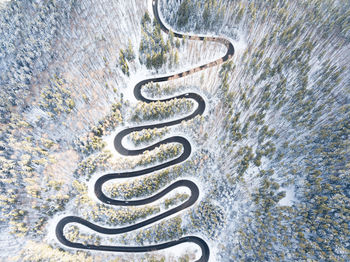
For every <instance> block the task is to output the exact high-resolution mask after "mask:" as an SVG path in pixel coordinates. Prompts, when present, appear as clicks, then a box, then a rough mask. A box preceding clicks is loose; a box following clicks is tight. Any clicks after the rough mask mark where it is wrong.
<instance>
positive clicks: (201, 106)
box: [56, 0, 234, 262]
mask: <svg viewBox="0 0 350 262" xmlns="http://www.w3.org/2000/svg"><path fill="white" fill-rule="evenodd" d="M152 6H153V13H154V17H155V19H157V21H158V22H159V24H160V26H161V29H162V30H163V31H164V32H165V33H169V29H168V28H167V27H166V26H165V25H164V24H163V22H162V20H161V18H160V16H159V13H158V0H153V2H152ZM174 35H175V37H178V38H184V37H186V38H188V39H190V40H204V37H202V36H201V37H198V36H191V35H184V34H180V33H176V32H174ZM205 39H206V40H207V41H212V42H219V43H222V44H224V45H225V46H226V47H227V52H226V54H225V55H224V56H223V57H222V58H219V59H217V60H215V61H213V62H210V63H208V64H204V65H201V66H199V67H196V68H193V69H191V70H188V71H185V72H182V73H179V74H173V75H168V76H163V77H156V78H149V79H146V80H143V81H141V82H139V83H137V84H136V86H135V88H134V95H135V97H136V99H138V100H140V101H143V102H146V103H150V102H154V101H162V102H166V101H169V100H172V99H174V98H178V99H180V98H187V99H193V100H195V101H196V102H197V103H198V107H197V109H196V110H195V111H194V112H193V113H192V114H190V115H188V116H186V117H183V118H181V119H177V120H173V121H169V122H163V123H159V124H152V125H144V126H138V127H132V128H127V129H124V130H122V131H121V132H119V133H118V134H117V135H116V137H115V139H114V147H115V149H116V150H117V151H118V152H119V153H120V154H122V155H128V156H135V155H139V154H142V153H143V152H145V151H146V150H153V149H155V148H156V147H159V146H160V145H162V144H168V143H173V142H176V143H179V144H182V146H183V152H182V154H181V155H180V156H179V157H177V158H175V159H173V160H171V161H169V162H166V163H162V164H160V165H157V166H153V167H149V168H146V169H142V170H137V171H131V172H121V173H110V174H106V175H104V176H102V177H100V178H99V179H98V180H97V181H96V183H95V188H94V189H95V194H96V196H97V198H98V199H99V200H101V202H103V203H106V204H109V205H116V206H140V205H145V204H149V203H152V202H154V201H156V200H158V199H160V198H161V197H163V196H164V195H166V194H167V193H169V192H170V191H172V190H174V189H176V188H178V187H187V188H189V189H190V191H191V196H190V198H189V199H187V200H186V201H185V202H184V203H182V204H180V205H179V206H176V207H174V208H172V209H169V210H167V211H165V212H164V213H161V214H158V215H156V216H154V217H151V218H149V219H146V220H144V221H142V222H139V223H136V224H133V225H130V226H126V227H121V228H105V227H101V226H98V225H96V224H93V223H91V222H88V221H87V220H85V219H82V218H80V217H76V216H67V217H64V218H63V219H61V220H60V221H59V222H58V224H57V226H56V237H57V239H58V241H59V242H61V243H62V244H63V245H65V246H68V247H72V248H77V249H88V250H99V251H114V252H150V251H155V250H161V249H166V248H169V247H172V246H176V245H179V244H181V243H186V242H191V243H194V244H196V245H198V246H199V247H200V248H201V252H202V254H201V257H200V258H199V259H198V260H197V262H206V261H208V260H209V254H210V251H209V247H208V245H207V243H206V242H205V241H204V240H203V239H201V238H199V237H196V236H186V237H182V238H180V239H178V240H175V241H169V242H166V243H161V244H158V245H149V246H105V245H91V244H82V243H75V242H71V241H69V240H68V239H67V238H66V237H65V236H64V234H63V229H64V227H65V226H66V225H67V224H70V223H78V224H81V225H84V226H86V227H88V228H90V229H92V230H94V231H96V232H98V233H102V234H108V235H115V234H122V233H126V232H130V231H133V230H136V229H138V228H141V227H145V226H147V225H150V224H152V223H155V222H157V221H159V220H161V219H164V218H166V217H168V216H171V215H173V214H175V213H177V212H179V211H181V210H183V209H185V208H188V207H190V206H192V205H193V204H194V203H195V202H196V201H197V199H198V196H199V189H198V187H197V185H196V184H195V183H194V182H192V181H190V180H179V181H176V182H174V183H172V184H171V185H170V186H168V187H166V188H165V189H163V190H162V191H161V192H159V193H157V194H155V195H153V196H151V197H149V198H145V199H141V200H131V201H124V200H116V199H112V198H109V197H108V196H106V195H105V194H104V193H103V191H102V186H103V184H104V183H105V182H107V181H109V180H112V179H118V178H130V177H138V176H142V175H145V174H149V173H151V172H155V171H158V170H161V169H164V168H167V167H169V166H172V165H176V164H179V163H181V162H183V161H185V160H186V159H187V158H188V157H189V156H190V154H191V144H190V142H189V141H188V140H187V139H186V138H184V137H181V136H173V137H170V138H167V139H164V140H162V141H160V142H158V143H156V144H153V145H151V146H149V147H146V148H142V149H138V150H129V149H127V148H125V147H124V146H123V144H122V139H123V138H124V137H125V136H127V135H129V134H130V133H132V132H134V131H140V130H143V129H147V128H162V127H166V126H172V125H177V124H180V123H181V122H182V121H186V120H190V119H192V118H194V117H195V116H197V115H201V114H203V112H204V110H205V102H204V100H203V98H202V97H201V96H200V95H198V94H196V93H186V94H183V95H179V96H175V97H172V98H169V99H163V100H150V99H147V98H145V97H144V96H143V95H142V93H141V88H142V86H144V85H145V84H147V83H150V82H153V83H156V82H165V81H169V80H173V79H177V78H180V77H184V76H187V75H189V74H193V73H195V72H198V71H201V70H204V69H206V68H209V67H213V66H216V65H220V64H221V63H223V62H225V61H227V60H228V59H230V58H231V57H232V56H233V54H234V47H233V45H232V43H231V42H230V41H229V40H227V39H224V38H219V37H205Z"/></svg>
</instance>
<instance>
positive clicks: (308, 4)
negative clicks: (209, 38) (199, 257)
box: [0, 0, 350, 262]
mask: <svg viewBox="0 0 350 262" xmlns="http://www.w3.org/2000/svg"><path fill="white" fill-rule="evenodd" d="M160 3H161V5H160V7H161V13H162V17H163V19H164V20H165V21H166V22H167V23H168V24H169V25H170V26H171V27H172V28H173V29H174V30H177V31H181V32H191V33H193V34H208V35H221V36H226V37H229V38H230V39H232V40H233V41H234V45H235V55H234V57H233V59H232V61H229V62H227V63H225V64H223V65H221V66H219V67H217V68H215V69H210V70H208V72H206V71H204V73H197V74H194V75H193V76H191V77H190V78H188V79H185V80H181V79H179V80H175V81H173V82H167V83H164V84H149V85H147V86H146V87H144V89H143V92H144V93H145V94H146V95H147V96H148V97H153V98H160V97H164V96H165V97H169V96H172V95H174V94H179V93H182V92H186V91H185V90H187V89H190V90H191V89H193V88H194V89H196V90H198V92H201V90H203V93H204V94H205V97H206V99H207V100H208V101H207V102H206V105H207V107H208V108H207V109H206V113H205V115H204V116H202V117H196V118H195V119H192V120H190V121H187V122H183V123H181V124H180V125H179V126H177V127H171V128H164V129H149V130H143V131H140V132H135V133H132V134H130V135H129V137H128V138H127V143H128V144H129V145H130V146H134V147H144V146H147V145H150V144H152V143H154V142H157V141H159V140H161V139H162V138H164V137H166V136H167V135H168V134H171V133H177V132H180V133H183V134H186V135H187V136H188V137H189V138H191V141H193V143H194V148H195V149H194V150H193V152H192V156H191V157H190V158H189V159H188V160H187V161H186V162H184V163H183V164H181V165H177V166H173V167H171V168H168V169H166V170H162V171H160V172H156V173H154V174H151V175H148V176H147V177H140V178H135V179H131V180H127V181H125V180H123V181H121V182H120V181H115V182H114V181H113V182H109V183H108V184H106V186H105V188H104V191H105V192H106V194H107V195H109V196H111V197H114V198H116V199H135V198H142V197H148V196H150V195H152V194H154V193H156V192H158V191H159V190H161V189H162V188H164V187H165V186H167V185H168V184H169V183H170V182H171V181H174V180H176V179H179V178H181V177H193V178H195V179H196V181H197V180H198V181H199V183H200V184H201V185H202V188H201V190H202V192H201V194H202V198H201V201H200V202H199V203H197V204H196V205H194V206H192V207H191V208H189V209H187V210H185V211H184V212H183V213H181V214H179V215H177V216H175V217H172V218H171V219H166V220H164V221H161V222H159V223H156V224H154V225H152V226H150V227H146V228H143V229H140V230H137V231H135V232H131V233H128V234H122V235H118V236H116V237H114V236H113V237H109V236H108V237H106V236H100V235H98V234H91V232H89V231H86V230H85V229H84V228H83V227H79V226H71V227H69V228H67V229H66V232H65V234H66V236H67V237H68V238H69V239H71V240H74V241H76V242H81V243H96V244H107V245H140V244H143V245H145V244H156V243H160V242H164V241H168V240H174V239H178V238H180V237H182V236H184V235H188V234H198V235H202V236H205V238H206V239H208V241H209V242H208V243H209V244H210V245H211V246H210V248H211V252H212V253H213V254H215V257H216V258H217V259H218V261H349V260H350V257H349V253H350V247H349V235H350V232H349V221H350V218H349V212H350V211H349V206H350V195H349V192H350V174H349V170H350V166H349V160H350V155H349V147H350V144H349V141H350V138H349V134H350V122H349V121H350V74H349V62H350V53H349V51H348V50H349V47H350V20H349V17H350V4H349V3H348V2H347V1H332V0H322V1H320V0H303V1H287V0H273V1H260V0H253V1H248V0H235V1H232V0H183V1H177V0H161V1H160ZM149 11H150V10H148V11H147V1H140V0H132V1H126V0H117V1H103V0H99V1H97V0H87V1H81V2H80V1H70V0H57V1H46V0H45V1H9V2H6V3H4V4H2V5H1V6H0V87H1V88H0V185H1V187H0V188H1V191H0V203H1V209H0V218H1V221H0V230H1V232H0V233H1V236H0V250H1V253H2V254H0V258H1V259H7V258H11V259H13V261H110V262H112V261H192V260H193V257H194V254H193V252H187V253H184V254H179V255H178V256H176V257H173V256H167V254H166V252H165V253H161V252H159V253H158V252H156V253H150V254H137V255H131V254H128V255H126V254H119V253H118V254H111V253H106V254H104V253H96V252H95V253H91V252H86V251H79V250H71V249H67V250H66V249H64V248H62V247H61V246H60V245H58V244H57V242H55V240H54V239H50V237H49V232H50V228H53V227H54V226H55V225H54V224H53V222H52V221H53V219H54V218H55V217H56V216H57V215H60V214H62V212H68V213H69V212H70V213H71V214H74V215H76V216H80V217H83V218H86V219H88V220H90V221H91V222H95V223H98V224H100V225H104V226H109V227H115V226H121V225H129V224H132V223H135V222H138V221H142V220H143V219H145V218H147V217H150V216H152V215H155V214H158V213H160V212H164V210H167V209H169V208H172V207H175V206H178V205H179V204H180V203H183V202H184V201H186V199H187V198H188V197H189V195H188V193H186V192H177V193H174V194H169V195H166V196H165V197H164V198H163V199H162V201H160V202H159V203H158V202H157V203H154V204H150V205H147V206H142V207H113V206H108V205H105V204H101V203H98V202H96V200H95V199H93V198H92V197H91V194H90V192H89V187H88V185H89V183H90V182H91V180H92V178H93V177H94V175H96V174H101V173H106V172H109V171H111V170H113V171H116V172H117V171H118V170H128V169H134V168H136V169H137V168H138V169H140V168H144V167H146V166H152V165H154V164H155V163H159V162H166V161H169V160H170V159H173V158H174V157H176V156H178V155H179V154H181V152H182V150H183V149H182V147H181V146H179V145H177V144H168V145H165V146H161V147H159V148H157V149H155V150H154V151H152V152H145V153H144V154H143V155H141V156H138V157H122V156H120V155H116V154H114V153H113V152H111V150H110V148H109V147H107V142H106V141H108V139H107V138H108V137H109V136H110V135H111V134H113V132H114V130H116V128H121V127H122V126H124V125H134V124H142V123H146V122H149V121H158V122H159V121H167V120H169V119H171V118H178V117H180V116H183V115H187V114H189V113H190V112H192V110H194V109H195V107H196V105H195V103H193V101H191V100H186V99H180V100H172V101H169V102H166V103H162V102H154V103H150V104H146V103H133V102H132V101H129V100H127V99H126V98H125V95H124V94H125V93H127V92H128V88H129V89H130V88H132V86H131V85H130V81H129V79H131V78H133V77H134V76H136V75H137V74H138V72H139V71H141V70H146V71H147V72H148V75H155V74H156V73H157V72H161V73H162V72H163V73H164V72H172V70H181V69H182V68H186V67H187V66H190V65H191V64H197V63H199V62H200V61H207V60H208V61H210V60H213V59H214V58H218V57H220V55H222V52H221V51H222V46H220V45H219V44H213V43H206V42H205V41H204V42H200V41H189V40H187V39H186V40H178V39H176V38H175V37H174V35H173V33H172V32H170V34H168V35H166V34H164V33H163V32H161V30H160V27H159V25H158V24H157V23H156V22H154V21H153V20H152V17H151V15H150V14H149ZM116 21H121V22H120V23H119V22H116ZM195 42H196V43H195ZM197 42H198V43H197ZM213 75H215V78H214V77H212V76H213ZM206 77H212V78H213V79H214V80H213V81H212V82H210V81H205V80H204V79H207V78H206ZM208 85H211V87H208ZM1 259H0V260H1ZM125 259H126V260H125Z"/></svg>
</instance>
